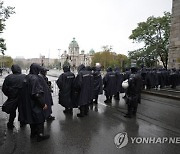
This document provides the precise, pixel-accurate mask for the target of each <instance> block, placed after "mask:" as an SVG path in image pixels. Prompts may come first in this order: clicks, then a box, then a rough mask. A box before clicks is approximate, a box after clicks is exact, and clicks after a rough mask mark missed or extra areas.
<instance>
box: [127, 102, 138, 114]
mask: <svg viewBox="0 0 180 154" xmlns="http://www.w3.org/2000/svg"><path fill="white" fill-rule="evenodd" d="M137 107H138V102H129V103H128V115H130V116H131V115H135V114H136V112H137Z"/></svg>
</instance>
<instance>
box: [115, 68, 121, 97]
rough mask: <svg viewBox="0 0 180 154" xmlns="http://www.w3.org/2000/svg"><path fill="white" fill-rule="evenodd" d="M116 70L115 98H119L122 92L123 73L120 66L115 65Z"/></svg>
mask: <svg viewBox="0 0 180 154" xmlns="http://www.w3.org/2000/svg"><path fill="white" fill-rule="evenodd" d="M114 72H115V74H116V95H114V98H115V99H116V100H119V99H120V98H119V93H120V92H122V82H123V74H121V73H120V69H119V67H115V69H114Z"/></svg>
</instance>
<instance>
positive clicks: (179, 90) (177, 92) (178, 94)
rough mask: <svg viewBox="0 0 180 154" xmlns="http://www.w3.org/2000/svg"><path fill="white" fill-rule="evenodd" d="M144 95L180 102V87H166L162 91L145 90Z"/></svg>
mask: <svg viewBox="0 0 180 154" xmlns="http://www.w3.org/2000/svg"><path fill="white" fill-rule="evenodd" d="M142 93H146V94H150V95H156V96H160V97H165V98H171V99H176V100H180V86H177V87H176V89H172V88H170V87H166V88H163V89H160V90H155V89H150V90H143V91H142Z"/></svg>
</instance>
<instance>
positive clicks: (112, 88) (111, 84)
mask: <svg viewBox="0 0 180 154" xmlns="http://www.w3.org/2000/svg"><path fill="white" fill-rule="evenodd" d="M106 71H107V73H106V75H105V76H104V78H103V84H104V91H105V96H106V100H105V101H104V102H105V103H111V102H112V96H113V95H116V75H115V73H114V72H113V71H112V68H111V67H109V68H107V70H106Z"/></svg>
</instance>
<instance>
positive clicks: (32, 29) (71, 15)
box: [3, 0, 172, 58]
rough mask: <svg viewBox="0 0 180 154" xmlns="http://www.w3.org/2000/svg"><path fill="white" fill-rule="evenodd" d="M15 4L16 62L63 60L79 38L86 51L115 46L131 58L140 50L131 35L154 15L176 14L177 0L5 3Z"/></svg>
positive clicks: (11, 22) (11, 51) (10, 45)
mask: <svg viewBox="0 0 180 154" xmlns="http://www.w3.org/2000/svg"><path fill="white" fill-rule="evenodd" d="M5 4H6V5H10V6H15V11H16V14H14V15H12V16H11V18H10V19H8V21H7V23H6V25H7V26H6V31H5V33H4V34H3V36H4V37H5V39H6V43H7V51H6V54H7V55H10V56H12V57H13V58H15V57H17V56H23V57H25V58H30V57H31V58H32V57H39V55H40V54H42V55H45V56H46V57H48V56H49V57H50V58H58V54H59V51H58V49H61V54H62V52H63V51H64V50H68V45H69V43H70V42H71V41H72V39H73V37H75V38H76V40H77V42H78V43H79V46H80V51H81V50H85V52H86V53H87V52H89V51H90V49H92V48H93V49H94V50H95V51H96V52H97V51H101V47H102V46H103V45H112V47H113V51H114V52H116V53H121V54H125V55H127V53H128V51H129V50H134V49H137V48H138V47H139V45H138V44H134V43H133V42H132V40H129V39H128V37H129V35H130V34H131V32H132V30H133V29H135V28H136V27H137V23H139V22H142V21H146V19H147V18H148V17H149V16H152V15H154V16H155V17H157V16H162V15H163V12H164V11H169V12H171V8H172V0H5Z"/></svg>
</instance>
